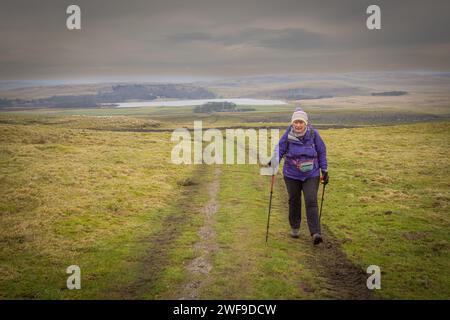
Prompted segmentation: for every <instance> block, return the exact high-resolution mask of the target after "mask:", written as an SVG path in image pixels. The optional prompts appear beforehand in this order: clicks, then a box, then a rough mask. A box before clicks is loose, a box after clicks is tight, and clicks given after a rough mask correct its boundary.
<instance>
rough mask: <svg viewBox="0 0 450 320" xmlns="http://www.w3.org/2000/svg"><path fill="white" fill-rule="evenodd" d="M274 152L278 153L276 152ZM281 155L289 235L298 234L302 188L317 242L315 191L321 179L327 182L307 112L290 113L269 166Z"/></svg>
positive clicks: (320, 147) (322, 153)
mask: <svg viewBox="0 0 450 320" xmlns="http://www.w3.org/2000/svg"><path fill="white" fill-rule="evenodd" d="M277 151H278V152H277ZM274 157H275V158H274ZM283 157H285V160H284V167H283V176H284V181H285V183H286V188H287V192H288V194H289V224H290V225H291V233H290V234H291V237H293V238H298V237H299V235H300V221H301V201H302V191H303V195H304V197H305V207H306V218H307V222H308V228H309V232H310V234H311V237H312V240H313V243H314V244H315V245H316V244H319V243H321V242H322V241H323V240H322V236H321V232H320V222H319V216H318V206H317V193H318V190H319V183H320V172H322V181H323V183H324V184H327V183H328V180H329V178H328V171H327V170H328V168H327V153H326V147H325V143H324V142H323V140H322V138H321V137H320V135H319V133H318V132H317V130H316V129H314V128H313V127H312V126H311V125H308V115H307V114H306V112H305V111H303V110H302V109H301V108H297V109H296V110H295V112H294V113H293V114H292V119H291V125H290V126H289V128H288V129H287V130H286V132H285V133H284V134H283V136H282V137H281V139H280V141H279V143H278V145H277V147H276V148H275V152H274V155H273V157H272V160H271V161H270V162H269V165H272V164H273V162H274V160H276V164H277V165H276V167H278V163H279V162H280V161H281V159H282V158H283Z"/></svg>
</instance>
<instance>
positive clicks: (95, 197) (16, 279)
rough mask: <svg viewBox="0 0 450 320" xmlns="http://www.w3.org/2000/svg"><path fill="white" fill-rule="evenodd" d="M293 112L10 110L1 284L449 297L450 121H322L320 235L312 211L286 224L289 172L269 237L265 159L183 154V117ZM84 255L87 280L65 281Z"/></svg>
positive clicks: (145, 291)
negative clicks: (218, 160) (371, 280)
mask: <svg viewBox="0 0 450 320" xmlns="http://www.w3.org/2000/svg"><path fill="white" fill-rule="evenodd" d="M291 111H292V106H286V107H285V108H284V109H283V110H282V111H281V112H280V113H278V117H274V115H275V113H274V110H272V109H271V108H267V109H262V108H261V109H257V111H255V112H250V113H245V115H244V114H243V113H231V114H220V115H219V114H211V115H200V117H199V115H195V114H193V113H192V108H189V107H187V108H178V109H175V108H172V109H170V110H169V109H168V108H154V109H152V110H149V109H145V108H143V109H127V110H123V109H121V110H118V109H114V110H108V109H91V110H59V111H57V112H55V111H49V110H47V111H46V112H40V113H39V114H37V113H31V112H21V113H17V112H16V113H1V114H0V180H1V181H0V192H1V194H2V198H1V200H0V221H1V224H0V243H1V246H0V298H2V299H11V298H25V299H83V298H85V299H93V298H101V299H112V298H124V299H136V298H146V299H165V298H186V297H187V298H200V299H201V298H209V299H216V298H224V299H235V298H236V299H243V298H249V299H250V298H254V299H342V298H355V299H371V298H387V299H404V298H406V299H409V298H411V299H431V298H437V299H449V298H450V272H449V270H450V254H449V253H450V252H449V249H450V237H449V235H448V231H449V229H450V218H449V213H450V210H449V208H448V204H449V199H450V188H449V187H450V183H449V180H448V178H447V176H448V174H449V169H450V160H449V157H448V155H449V154H450V145H449V137H450V122H449V121H434V122H420V123H415V124H404V125H395V126H384V125H379V126H373V125H371V124H373V123H370V122H369V123H364V122H360V123H359V124H357V123H356V122H355V123H348V125H349V126H356V125H361V127H354V128H345V129H327V130H322V131H321V136H322V137H323V139H324V140H325V142H326V144H327V147H328V157H329V170H330V176H331V178H330V181H331V182H330V184H329V185H328V186H327V189H326V194H325V203H324V209H323V218H322V219H323V220H322V222H323V228H324V236H325V244H323V245H321V246H319V247H313V246H312V245H311V243H310V239H309V237H308V236H307V230H306V224H305V221H303V222H302V229H301V231H302V236H301V238H300V239H298V240H295V239H291V238H289V237H288V231H289V227H288V222H287V195H286V191H285V187H284V182H283V180H282V176H281V174H279V175H278V176H277V181H276V189H275V193H274V206H273V211H272V218H271V219H272V220H271V226H270V237H269V243H268V245H266V244H265V231H266V230H265V227H266V219H267V205H268V195H269V178H268V177H265V176H260V175H259V169H258V167H257V166H256V165H220V166H219V165H217V166H208V165H173V164H171V163H170V152H171V149H172V147H173V146H174V143H172V142H170V134H171V132H170V130H172V129H173V128H176V127H183V126H185V127H192V124H193V120H194V119H195V120H201V119H203V120H204V127H226V126H252V127H257V126H268V125H274V126H276V125H280V126H282V125H285V124H286V122H283V121H284V120H283V119H284V118H283V117H286V116H288V115H289V113H290V112H291ZM393 112H394V111H393ZM395 112H396V111H395ZM349 114H350V111H349ZM274 118H275V120H274ZM267 119H270V122H268V121H267ZM263 120H264V121H263ZM381 124H383V123H381ZM117 130H121V131H117ZM152 130H163V131H161V132H152ZM164 130H167V131H164ZM135 131H144V132H135ZM145 131H148V132H145ZM72 264H76V265H79V266H80V268H81V270H82V289H81V290H68V289H67V288H66V279H67V277H68V275H67V274H66V268H67V267H68V266H69V265H72ZM371 264H375V265H378V266H380V268H381V270H382V280H381V281H382V289H381V290H377V291H376V292H371V291H369V290H367V289H366V287H365V279H366V278H367V276H368V275H367V274H366V273H365V270H366V268H367V266H369V265H371Z"/></svg>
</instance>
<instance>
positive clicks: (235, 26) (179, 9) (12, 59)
mask: <svg viewBox="0 0 450 320" xmlns="http://www.w3.org/2000/svg"><path fill="white" fill-rule="evenodd" d="M76 3H77V4H78V5H80V7H81V8H82V28H83V29H82V30H81V31H80V32H77V31H74V32H72V31H68V30H66V29H65V18H66V15H65V8H66V7H67V6H68V5H69V4H72V1H69V0H42V1H25V0H2V1H1V2H0V41H1V43H2V46H1V49H0V79H15V78H41V77H44V78H57V77H71V76H73V75H77V76H79V77H82V76H84V75H86V76H87V75H90V76H92V75H98V76H101V75H105V74H107V75H114V74H116V75H133V74H149V75H152V74H180V75H181V74H189V73H195V72H197V73H201V74H205V75H210V76H220V75H222V74H227V75H229V74H230V72H234V73H236V74H258V73H260V74H263V73H268V72H272V73H273V72H278V71H279V72H286V71H291V72H302V71H305V70H308V71H309V72H314V71H323V70H328V71H333V70H334V71H338V70H339V71H364V70H386V69H391V68H401V69H427V68H432V69H439V70H449V69H450V45H449V43H450V19H448V12H450V1H447V0H435V1H430V2H425V1H423V0H396V1H393V0H389V1H388V0H339V1H336V0H322V1H318V0H228V1H214V0H130V1H119V0H77V1H76ZM370 4H378V5H380V7H381V9H382V30H379V31H369V30H367V28H366V27H365V19H366V18H367V15H366V13H365V9H366V8H367V6H368V5H370ZM418 49H420V50H418Z"/></svg>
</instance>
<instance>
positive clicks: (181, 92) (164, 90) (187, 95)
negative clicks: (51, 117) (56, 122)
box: [0, 84, 216, 108]
mask: <svg viewBox="0 0 450 320" xmlns="http://www.w3.org/2000/svg"><path fill="white" fill-rule="evenodd" d="M215 97H216V95H215V94H214V93H212V92H211V91H209V90H207V89H204V88H202V87H199V86H193V85H186V84H154V85H141V84H125V85H113V86H112V87H111V89H110V90H101V91H99V92H97V94H80V95H57V96H51V97H48V98H41V99H31V100H25V99H0V108H14V107H21V108H43V107H46V108H76V107H85V108H86V107H98V106H99V105H100V104H102V103H109V104H113V103H118V102H126V101H129V100H140V101H149V100H155V99H157V98H172V99H211V98H215Z"/></svg>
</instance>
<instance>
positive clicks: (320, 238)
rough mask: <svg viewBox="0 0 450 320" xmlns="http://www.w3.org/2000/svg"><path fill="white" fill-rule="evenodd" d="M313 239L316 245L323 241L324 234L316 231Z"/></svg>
mask: <svg viewBox="0 0 450 320" xmlns="http://www.w3.org/2000/svg"><path fill="white" fill-rule="evenodd" d="M312 239H313V243H314V245H317V244H319V243H321V242H323V239H322V236H321V235H320V234H318V233H314V234H313V236H312Z"/></svg>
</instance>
